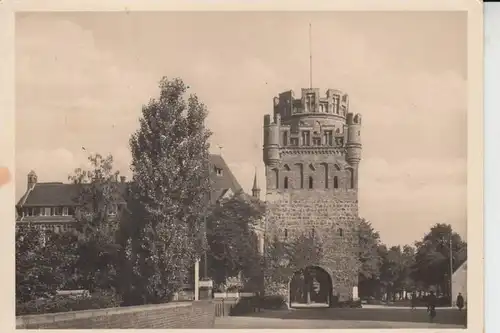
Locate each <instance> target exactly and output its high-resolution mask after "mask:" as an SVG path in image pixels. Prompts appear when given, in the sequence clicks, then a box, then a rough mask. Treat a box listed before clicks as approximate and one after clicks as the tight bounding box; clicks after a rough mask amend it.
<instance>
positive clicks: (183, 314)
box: [16, 301, 215, 329]
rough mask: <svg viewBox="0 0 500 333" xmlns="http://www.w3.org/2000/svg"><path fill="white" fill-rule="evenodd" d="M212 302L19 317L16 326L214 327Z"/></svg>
mask: <svg viewBox="0 0 500 333" xmlns="http://www.w3.org/2000/svg"><path fill="white" fill-rule="evenodd" d="M214 323H215V304H214V303H213V302H212V301H196V302H179V303H175V302H174V303H167V304H156V305H145V306H131V307H123V308H111V309H98V310H86V311H72V312H62V313H50V314H41V315H28V316H19V317H17V318H16V328H17V329H99V328H104V329H122V328H136V329H141V328H146V329H148V328H149V329H161V328H213V327H214Z"/></svg>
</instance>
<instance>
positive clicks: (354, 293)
mask: <svg viewBox="0 0 500 333" xmlns="http://www.w3.org/2000/svg"><path fill="white" fill-rule="evenodd" d="M358 298H359V296H358V286H354V287H352V299H353V300H354V301H356V300H358Z"/></svg>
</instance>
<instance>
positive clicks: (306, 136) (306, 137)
mask: <svg viewBox="0 0 500 333" xmlns="http://www.w3.org/2000/svg"><path fill="white" fill-rule="evenodd" d="M302 145H304V146H310V145H311V134H310V133H309V131H303V132H302Z"/></svg>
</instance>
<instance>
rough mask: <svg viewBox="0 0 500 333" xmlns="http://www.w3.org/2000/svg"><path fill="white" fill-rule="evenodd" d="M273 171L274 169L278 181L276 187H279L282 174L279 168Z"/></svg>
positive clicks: (275, 178)
mask: <svg viewBox="0 0 500 333" xmlns="http://www.w3.org/2000/svg"><path fill="white" fill-rule="evenodd" d="M273 171H274V180H275V181H276V189H278V188H279V185H280V174H279V171H278V169H274V170H273Z"/></svg>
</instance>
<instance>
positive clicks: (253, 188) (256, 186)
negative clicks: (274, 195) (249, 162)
mask: <svg viewBox="0 0 500 333" xmlns="http://www.w3.org/2000/svg"><path fill="white" fill-rule="evenodd" d="M258 189H259V185H257V168H255V175H254V177H253V187H252V190H258Z"/></svg>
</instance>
